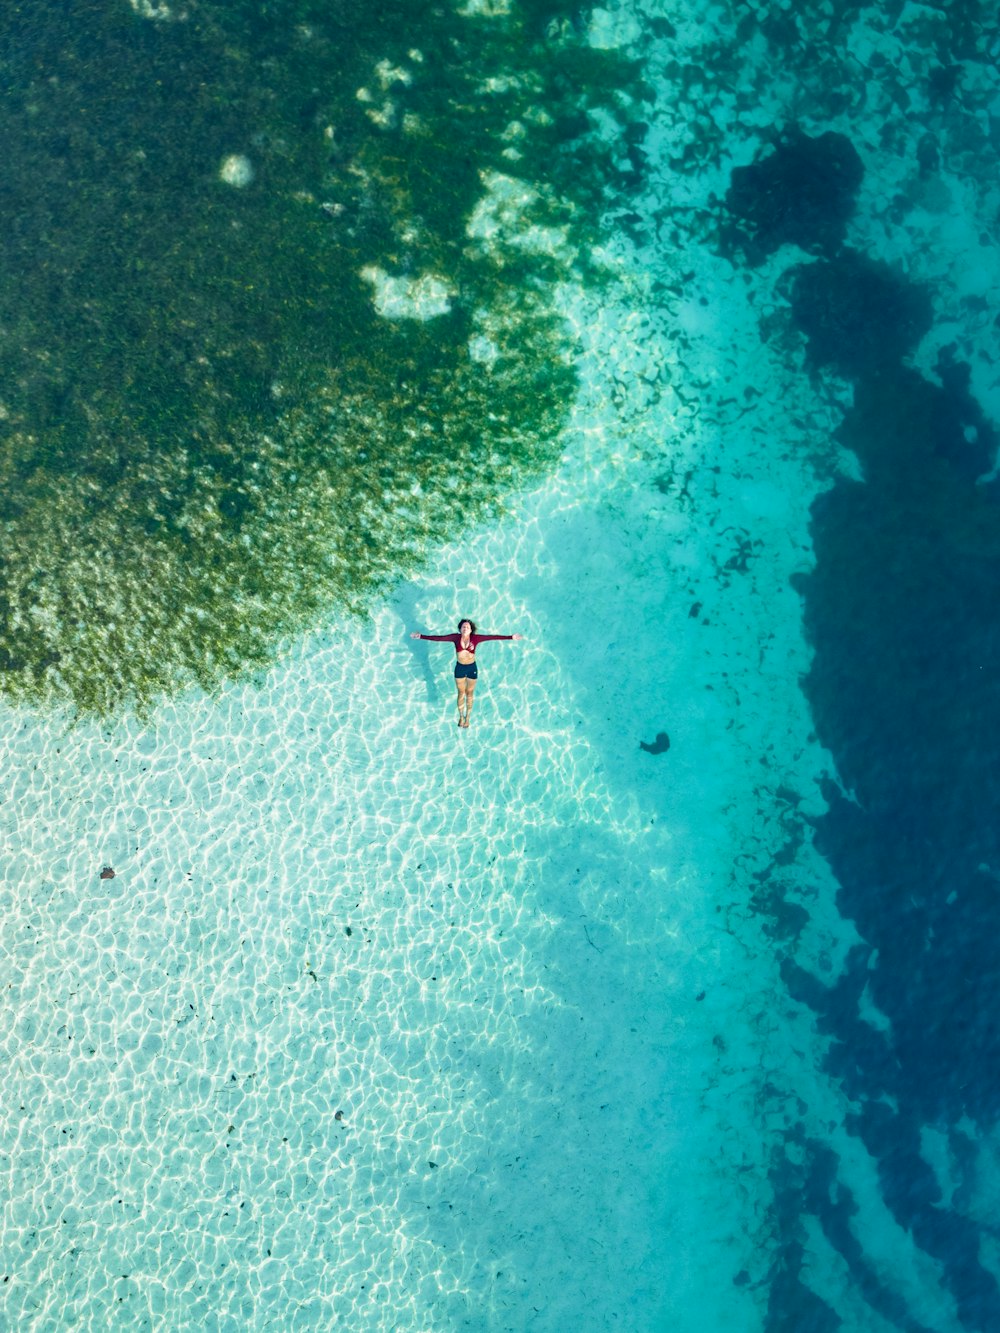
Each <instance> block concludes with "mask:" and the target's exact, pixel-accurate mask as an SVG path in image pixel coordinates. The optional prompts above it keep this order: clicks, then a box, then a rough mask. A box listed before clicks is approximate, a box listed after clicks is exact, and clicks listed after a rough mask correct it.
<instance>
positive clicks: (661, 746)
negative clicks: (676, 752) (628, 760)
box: [639, 731, 670, 754]
mask: <svg viewBox="0 0 1000 1333" xmlns="http://www.w3.org/2000/svg"><path fill="white" fill-rule="evenodd" d="M639 749H640V750H645V751H646V753H647V754H666V752H667V750H669V749H670V737H669V736H668V735H667V733H666V732H665V731H658V732H657V733H656V739H655V740H654V741H653V743H652V744H649V743H647V742H646V741H640V742H639Z"/></svg>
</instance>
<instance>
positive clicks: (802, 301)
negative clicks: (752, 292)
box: [791, 250, 933, 379]
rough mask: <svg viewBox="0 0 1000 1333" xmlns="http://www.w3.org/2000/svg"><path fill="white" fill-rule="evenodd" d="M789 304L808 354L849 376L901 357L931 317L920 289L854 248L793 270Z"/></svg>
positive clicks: (928, 305) (928, 301) (876, 367)
mask: <svg viewBox="0 0 1000 1333" xmlns="http://www.w3.org/2000/svg"><path fill="white" fill-rule="evenodd" d="M791 303H792V317H793V319H794V321H795V323H796V325H797V326H798V328H799V329H801V331H802V332H803V333H804V334H805V335H806V337H807V338H808V339H809V357H810V359H811V360H812V361H813V362H814V363H815V364H816V365H820V366H829V367H831V368H832V369H834V370H837V371H839V372H840V373H841V374H842V375H846V376H847V377H848V378H850V379H856V378H859V377H861V376H863V375H866V374H870V373H872V372H873V371H875V370H877V369H878V368H879V367H880V366H884V365H889V364H892V363H895V362H898V361H899V360H901V359H902V358H903V357H904V356H905V355H906V354H907V353H908V352H911V351H912V350H913V348H914V347H916V345H917V343H918V342H919V341H920V339H921V338H922V337H923V336H924V334H925V333H926V332H927V330H928V329H929V328H930V327H931V322H932V318H933V311H932V307H931V300H930V295H929V294H928V293H927V291H926V290H925V289H924V288H922V287H917V286H915V285H914V284H913V283H910V282H908V281H907V280H906V279H905V278H904V277H903V276H902V275H901V274H898V273H896V272H895V271H894V270H893V269H891V268H890V267H889V266H888V264H883V263H880V262H879V261H877V260H874V259H868V258H867V257H866V256H865V255H861V254H858V253H857V252H856V251H854V250H845V251H843V252H842V253H841V254H840V255H838V257H837V258H836V259H832V260H821V261H820V262H818V263H815V264H801V265H799V266H798V267H797V268H795V269H793V270H792V289H791Z"/></svg>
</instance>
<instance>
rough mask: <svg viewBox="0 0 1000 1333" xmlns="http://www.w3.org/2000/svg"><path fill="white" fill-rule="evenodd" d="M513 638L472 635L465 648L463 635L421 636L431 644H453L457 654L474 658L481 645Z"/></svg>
mask: <svg viewBox="0 0 1000 1333" xmlns="http://www.w3.org/2000/svg"><path fill="white" fill-rule="evenodd" d="M513 637H514V636H513V634H470V635H469V643H468V646H467V647H465V648H463V647H462V636H461V634H421V635H420V638H422V639H427V640H429V642H431V643H453V644H454V645H455V652H456V654H457V653H471V654H472V656H473V657H475V655H476V649H477V648H478V647H479V645H480V644H481V643H487V642H488V641H489V640H490V639H512V638H513Z"/></svg>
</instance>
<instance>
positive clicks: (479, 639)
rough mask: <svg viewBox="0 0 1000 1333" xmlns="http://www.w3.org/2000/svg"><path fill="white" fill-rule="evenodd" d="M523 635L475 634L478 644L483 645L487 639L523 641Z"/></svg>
mask: <svg viewBox="0 0 1000 1333" xmlns="http://www.w3.org/2000/svg"><path fill="white" fill-rule="evenodd" d="M523 638H524V635H523V634H477V635H476V640H477V642H478V643H485V642H486V641H487V639H523Z"/></svg>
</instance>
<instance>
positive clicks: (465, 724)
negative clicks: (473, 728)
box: [458, 718, 469, 727]
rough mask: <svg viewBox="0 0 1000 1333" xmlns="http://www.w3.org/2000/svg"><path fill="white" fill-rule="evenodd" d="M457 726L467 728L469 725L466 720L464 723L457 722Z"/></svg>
mask: <svg viewBox="0 0 1000 1333" xmlns="http://www.w3.org/2000/svg"><path fill="white" fill-rule="evenodd" d="M458 725H459V726H460V727H467V726H468V725H469V719H468V718H466V719H465V721H464V722H459V724H458Z"/></svg>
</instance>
